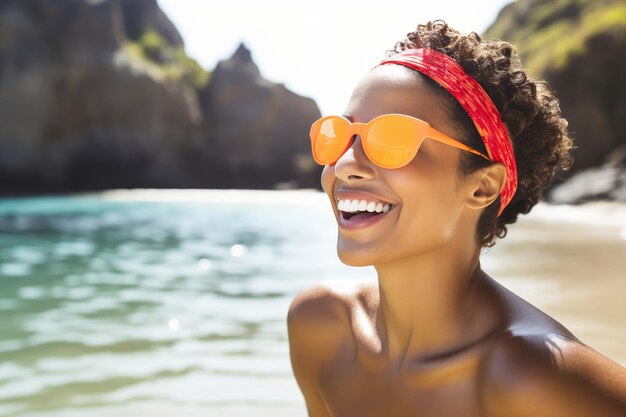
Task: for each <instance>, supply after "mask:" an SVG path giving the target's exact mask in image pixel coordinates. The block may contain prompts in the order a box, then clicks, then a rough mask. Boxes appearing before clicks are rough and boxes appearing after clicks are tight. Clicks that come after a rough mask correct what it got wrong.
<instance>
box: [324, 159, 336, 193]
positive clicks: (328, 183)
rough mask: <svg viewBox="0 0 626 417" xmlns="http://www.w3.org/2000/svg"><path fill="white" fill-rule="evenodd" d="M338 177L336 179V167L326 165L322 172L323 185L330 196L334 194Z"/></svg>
mask: <svg viewBox="0 0 626 417" xmlns="http://www.w3.org/2000/svg"><path fill="white" fill-rule="evenodd" d="M336 179H337V177H335V166H334V165H326V166H324V169H323V170H322V176H321V183H322V188H323V189H324V191H325V192H326V194H328V195H332V194H333V187H334V185H335V181H336Z"/></svg>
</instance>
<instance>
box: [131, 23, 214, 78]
mask: <svg viewBox="0 0 626 417" xmlns="http://www.w3.org/2000/svg"><path fill="white" fill-rule="evenodd" d="M127 47H128V50H129V52H130V53H131V54H132V55H133V56H135V57H138V58H140V59H141V60H142V61H144V62H145V63H147V64H150V65H152V66H156V67H158V69H159V70H160V71H161V72H162V74H163V76H164V77H165V78H168V79H175V80H182V81H184V82H187V83H189V84H191V85H192V86H194V87H195V88H196V89H201V88H202V87H204V86H205V85H206V84H207V83H208V80H209V77H210V73H209V72H208V71H206V70H205V69H204V68H202V66H200V64H198V62H197V61H196V60H195V59H193V58H191V57H189V56H188V55H187V53H186V52H185V49H184V48H183V47H179V46H173V45H171V44H169V43H168V42H167V40H166V39H165V38H163V36H161V35H160V34H159V33H158V32H156V31H154V30H146V31H145V32H144V33H143V34H142V35H141V36H140V37H139V39H137V40H136V41H131V42H129V43H128V45H127Z"/></svg>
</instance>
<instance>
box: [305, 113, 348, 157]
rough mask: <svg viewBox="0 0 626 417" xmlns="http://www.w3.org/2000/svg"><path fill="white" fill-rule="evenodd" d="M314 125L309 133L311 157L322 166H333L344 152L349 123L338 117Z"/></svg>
mask: <svg viewBox="0 0 626 417" xmlns="http://www.w3.org/2000/svg"><path fill="white" fill-rule="evenodd" d="M316 125H317V126H316V127H315V128H314V129H313V131H312V133H311V135H312V136H311V140H312V141H313V155H314V156H315V159H316V161H317V162H318V163H320V164H322V165H330V164H334V163H335V162H337V160H338V159H339V158H340V157H341V155H343V153H344V152H345V151H346V148H347V145H348V143H349V139H350V138H349V137H348V135H349V132H350V123H349V122H348V121H347V120H344V119H342V118H340V117H330V118H327V119H323V120H321V121H320V122H319V123H316Z"/></svg>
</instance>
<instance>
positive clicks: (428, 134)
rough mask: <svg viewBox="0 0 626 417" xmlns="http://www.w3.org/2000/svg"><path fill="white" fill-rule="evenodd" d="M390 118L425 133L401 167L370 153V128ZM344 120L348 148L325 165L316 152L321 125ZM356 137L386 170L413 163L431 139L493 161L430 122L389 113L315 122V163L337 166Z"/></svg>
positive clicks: (323, 118)
mask: <svg viewBox="0 0 626 417" xmlns="http://www.w3.org/2000/svg"><path fill="white" fill-rule="evenodd" d="M389 117H394V118H398V117H401V118H403V119H409V120H411V122H412V123H415V124H417V125H419V126H420V127H419V130H420V131H423V132H424V136H423V137H422V138H421V139H420V138H418V137H416V140H421V141H420V142H419V144H418V146H417V148H416V149H415V152H414V153H413V155H412V156H411V157H410V158H408V160H407V161H406V163H403V164H402V165H399V166H396V165H394V166H384V165H382V164H380V163H379V162H377V161H376V160H375V159H373V158H372V157H371V155H370V152H369V151H368V142H367V135H368V132H369V130H370V128H371V127H372V126H373V125H374V124H376V123H377V122H379V121H380V120H381V119H383V120H384V119H388V118H389ZM337 118H339V119H343V120H345V121H346V122H347V123H348V125H349V132H348V140H347V141H346V146H345V148H344V149H343V151H341V153H340V154H339V156H338V157H337V159H336V160H335V161H333V162H332V163H330V164H327V163H323V162H321V161H319V160H318V158H317V155H316V152H315V148H316V142H317V136H318V134H319V131H320V128H321V125H322V123H323V122H324V121H326V120H328V119H337ZM355 135H359V137H360V138H361V143H362V144H363V150H364V151H365V154H366V155H367V157H368V158H369V160H370V161H372V162H373V163H374V164H375V165H377V166H379V167H381V168H386V169H397V168H402V167H403V166H405V165H407V164H408V163H409V162H411V161H412V160H413V158H415V155H417V152H418V151H419V148H420V146H421V145H422V143H423V142H424V140H425V139H426V138H430V139H433V140H435V141H437V142H440V143H443V144H445V145H449V146H452V147H455V148H457V149H461V150H463V151H468V152H471V153H473V154H476V155H478V156H481V157H483V158H485V159H487V160H488V161H491V158H489V157H488V156H487V155H484V154H483V153H481V152H479V151H477V150H476V149H473V148H471V147H469V146H467V145H466V144H464V143H462V142H460V141H458V140H456V139H453V138H451V137H450V136H448V135H446V134H445V133H442V132H440V131H438V130H437V129H435V128H433V127H432V126H430V124H428V122H425V121H424V120H421V119H418V118H417V117H413V116H409V115H406V114H399V113H387V114H382V115H380V116H377V117H375V118H373V119H372V120H370V121H369V122H367V123H360V122H351V121H350V120H348V119H347V118H345V117H343V116H337V115H329V116H325V117H321V118H320V119H318V120H316V121H315V122H313V124H312V125H311V131H310V133H309V137H310V139H311V149H312V154H313V159H314V160H315V162H316V163H317V164H319V165H333V164H335V163H336V162H337V161H338V160H339V158H341V156H342V155H343V154H344V153H345V152H346V150H348V148H349V147H350V146H351V145H352V140H351V139H352V138H353V137H354V136H355Z"/></svg>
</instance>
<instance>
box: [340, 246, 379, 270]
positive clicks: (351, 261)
mask: <svg viewBox="0 0 626 417" xmlns="http://www.w3.org/2000/svg"><path fill="white" fill-rule="evenodd" d="M346 246H349V245H346V244H345V243H342V242H341V241H338V242H337V257H338V258H339V260H340V261H341V263H343V264H345V265H348V266H370V265H374V264H375V263H376V261H377V260H378V257H377V256H376V255H375V254H373V253H372V250H368V249H366V248H364V247H361V248H357V247H346Z"/></svg>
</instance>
